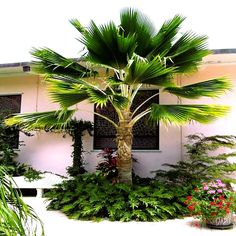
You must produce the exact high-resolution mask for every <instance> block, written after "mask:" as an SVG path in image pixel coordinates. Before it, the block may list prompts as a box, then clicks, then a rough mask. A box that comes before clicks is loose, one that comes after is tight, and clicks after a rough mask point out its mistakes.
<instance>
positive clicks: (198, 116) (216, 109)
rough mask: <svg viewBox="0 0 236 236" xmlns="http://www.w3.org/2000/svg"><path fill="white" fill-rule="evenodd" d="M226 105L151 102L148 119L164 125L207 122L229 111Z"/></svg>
mask: <svg viewBox="0 0 236 236" xmlns="http://www.w3.org/2000/svg"><path fill="white" fill-rule="evenodd" d="M229 110H230V108H229V107H228V106H220V105H159V104H152V106H151V112H150V116H149V119H150V121H152V122H159V121H162V122H163V123H164V124H165V125H168V124H173V125H184V124H186V123H189V122H192V121H197V122H199V123H203V124H207V123H210V122H212V121H213V120H215V119H216V118H219V117H223V116H225V115H226V114H227V113H228V112H229Z"/></svg>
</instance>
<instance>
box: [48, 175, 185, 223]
mask: <svg viewBox="0 0 236 236" xmlns="http://www.w3.org/2000/svg"><path fill="white" fill-rule="evenodd" d="M186 192H188V190H187V189H186V188H185V187H183V189H178V188H171V189H170V188H169V187H168V186H165V185H164V184H161V183H160V182H158V181H156V180H150V179H141V178H138V177H136V178H134V183H133V185H127V184H124V183H117V184H112V183H111V181H110V180H108V179H107V178H106V177H105V176H103V175H102V174H101V173H100V172H96V173H85V174H82V175H80V176H77V177H76V178H74V179H71V180H67V181H64V182H63V183H62V184H59V185H57V187H56V188H54V189H52V190H51V191H50V192H48V193H47V194H46V197H48V198H49V201H50V204H49V206H48V209H54V210H60V211H62V212H64V213H65V214H66V215H67V216H68V217H69V218H72V219H79V220H95V221H97V220H101V219H108V220H111V221H132V220H135V221H159V220H166V219H172V218H178V217H181V216H183V215H184V214H185V213H186V207H185V206H184V204H183V203H182V202H183V201H184V200H185V197H186Z"/></svg>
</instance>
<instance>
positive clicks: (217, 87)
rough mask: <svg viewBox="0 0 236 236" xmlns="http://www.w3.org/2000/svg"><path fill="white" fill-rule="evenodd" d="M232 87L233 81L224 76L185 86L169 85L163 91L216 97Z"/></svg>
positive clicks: (180, 94) (178, 94) (183, 95)
mask: <svg viewBox="0 0 236 236" xmlns="http://www.w3.org/2000/svg"><path fill="white" fill-rule="evenodd" d="M231 88H232V83H231V81H229V80H228V79H226V78H224V77H222V78H216V79H211V80H208V81H204V82H199V83H195V84H191V85H187V86H183V87H167V88H165V89H164V90H163V91H165V92H168V93H171V94H175V95H176V96H179V97H185V98H190V99H196V98H200V97H203V96H205V97H212V98H215V97H218V96H220V95H222V94H224V93H225V92H226V91H227V90H231Z"/></svg>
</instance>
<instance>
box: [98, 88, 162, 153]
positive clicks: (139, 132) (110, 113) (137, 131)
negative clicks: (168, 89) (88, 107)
mask: <svg viewBox="0 0 236 236" xmlns="http://www.w3.org/2000/svg"><path fill="white" fill-rule="evenodd" d="M156 93H158V90H141V91H139V93H138V95H137V96H136V98H135V100H134V102H133V105H132V107H131V110H134V109H135V108H136V107H138V106H139V105H140V104H141V103H142V102H143V101H145V100H146V99H147V98H149V97H151V96H152V95H154V94H156ZM152 103H159V97H158V96H155V97H153V98H152V99H150V100H149V101H148V102H147V103H146V104H145V105H144V106H142V108H141V109H140V110H139V112H141V111H143V110H145V109H146V108H147V107H148V106H149V105H151V104H152ZM94 109H95V111H96V112H97V113H100V114H102V115H104V116H107V117H109V118H110V119H112V120H114V121H115V122H116V123H117V122H118V117H117V115H116V113H115V111H114V108H113V107H112V106H111V105H110V106H109V105H108V106H107V107H106V108H102V109H101V108H99V107H98V108H96V107H95V108H94ZM133 137H134V138H133V147H132V148H133V149H136V150H156V149H159V126H158V125H155V126H150V125H148V124H147V119H146V117H143V118H142V119H141V120H139V121H138V122H137V123H136V124H135V125H134V127H133ZM115 138H116V130H115V128H114V127H113V126H112V124H110V123H109V122H108V121H106V120H104V119H103V118H101V117H99V116H96V115H95V116H94V149H102V148H105V147H109V148H115V147H116V144H115Z"/></svg>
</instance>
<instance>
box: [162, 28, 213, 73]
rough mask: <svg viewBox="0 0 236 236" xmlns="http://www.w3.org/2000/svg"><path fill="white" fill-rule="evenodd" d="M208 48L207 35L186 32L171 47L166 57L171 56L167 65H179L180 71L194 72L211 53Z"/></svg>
mask: <svg viewBox="0 0 236 236" xmlns="http://www.w3.org/2000/svg"><path fill="white" fill-rule="evenodd" d="M209 54H210V50H208V49H207V36H198V35H196V34H194V33H192V32H186V33H184V34H183V35H182V37H180V38H179V39H178V40H177V41H176V42H175V43H174V44H173V45H172V46H171V47H170V50H169V51H168V53H167V54H166V57H167V58H168V57H169V58H171V61H168V62H169V63H168V65H167V66H173V65H174V66H177V67H178V70H177V71H178V73H187V72H192V71H194V70H196V69H197V66H198V65H199V63H200V62H201V61H202V58H203V57H205V56H207V55H209Z"/></svg>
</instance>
